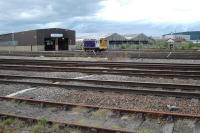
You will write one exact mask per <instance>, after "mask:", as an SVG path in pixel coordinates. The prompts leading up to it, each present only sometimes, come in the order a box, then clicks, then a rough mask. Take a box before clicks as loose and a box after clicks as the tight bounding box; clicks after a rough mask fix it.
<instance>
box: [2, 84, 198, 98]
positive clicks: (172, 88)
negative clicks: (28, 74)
mask: <svg viewBox="0 0 200 133" xmlns="http://www.w3.org/2000/svg"><path fill="white" fill-rule="evenodd" d="M77 81H78V80H77ZM87 82H93V83H94V82H95V81H87ZM103 82H104V83H110V84H113V83H114V84H116V82H114V81H100V83H101V84H102V83H103ZM120 83H121V82H119V83H118V84H120ZM125 83H126V82H125ZM0 84H26V85H32V86H45V87H46V86H50V87H59V88H65V89H68V90H70V89H76V90H84V91H85V90H92V91H94V90H95V91H100V92H102V91H104V92H110V91H112V92H116V93H135V94H145V95H162V96H175V97H187V98H200V93H198V92H196V90H199V86H189V85H188V86H187V85H186V86H184V85H173V84H156V83H145V82H132V83H131V84H132V86H133V87H134V86H135V87H146V88H149V89H137V88H131V89H130V88H129V89H127V88H119V87H115V86H113V87H100V86H85V85H84V86H83V85H66V84H53V83H38V82H27V81H26V82H24V81H11V80H0ZM127 84H128V82H127ZM158 87H163V88H164V89H167V90H163V89H161V90H157V89H155V88H158ZM176 87H177V88H178V87H179V89H181V90H182V91H176V89H177V88H176ZM181 87H183V88H181ZM189 87H191V88H189Z"/></svg>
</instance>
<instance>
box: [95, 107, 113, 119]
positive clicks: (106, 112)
mask: <svg viewBox="0 0 200 133" xmlns="http://www.w3.org/2000/svg"><path fill="white" fill-rule="evenodd" d="M110 114H112V111H110V110H107V109H99V110H97V111H95V112H93V113H92V115H93V116H95V117H100V118H102V117H104V118H105V117H107V116H109V115H110Z"/></svg>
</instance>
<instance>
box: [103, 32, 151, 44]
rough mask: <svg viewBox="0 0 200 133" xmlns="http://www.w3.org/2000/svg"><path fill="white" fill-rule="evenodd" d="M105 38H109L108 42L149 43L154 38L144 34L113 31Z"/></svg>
mask: <svg viewBox="0 0 200 133" xmlns="http://www.w3.org/2000/svg"><path fill="white" fill-rule="evenodd" d="M105 38H106V39H107V40H109V44H110V45H112V44H149V43H151V42H152V41H154V39H152V38H150V37H148V36H146V35H145V34H143V33H141V34H126V35H120V34H118V33H113V34H111V35H109V36H107V37H105Z"/></svg>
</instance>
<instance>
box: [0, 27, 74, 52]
mask: <svg viewBox="0 0 200 133" xmlns="http://www.w3.org/2000/svg"><path fill="white" fill-rule="evenodd" d="M74 45H75V31H73V30H68V29H60V28H50V29H36V30H30V31H23V32H16V33H8V34H2V35H0V50H10V51H57V50H69V49H72V48H73V47H74Z"/></svg>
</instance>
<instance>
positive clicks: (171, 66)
mask: <svg viewBox="0 0 200 133" xmlns="http://www.w3.org/2000/svg"><path fill="white" fill-rule="evenodd" d="M0 64H18V65H42V66H44V65H45V66H57V67H109V68H113V67H114V68H137V69H158V70H189V71H191V69H192V70H196V71H197V70H200V64H181V63H146V62H99V61H98V62H91V61H58V60H30V59H0Z"/></svg>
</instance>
